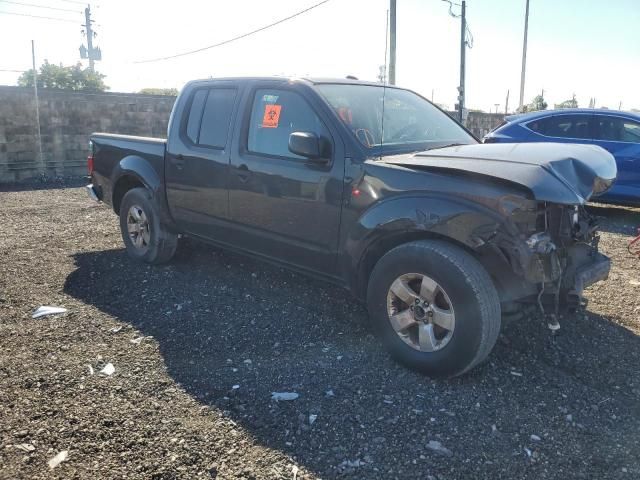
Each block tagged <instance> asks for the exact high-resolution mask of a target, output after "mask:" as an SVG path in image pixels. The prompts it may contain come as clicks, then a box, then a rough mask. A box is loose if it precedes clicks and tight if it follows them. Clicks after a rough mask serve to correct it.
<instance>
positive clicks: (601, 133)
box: [596, 115, 640, 142]
mask: <svg viewBox="0 0 640 480" xmlns="http://www.w3.org/2000/svg"><path fill="white" fill-rule="evenodd" d="M596 138H597V139H598V140H607V141H611V142H640V123H636V122H634V121H632V120H624V119H622V118H618V117H611V116H608V115H602V116H597V117H596Z"/></svg>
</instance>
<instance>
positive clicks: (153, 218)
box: [120, 188, 178, 264]
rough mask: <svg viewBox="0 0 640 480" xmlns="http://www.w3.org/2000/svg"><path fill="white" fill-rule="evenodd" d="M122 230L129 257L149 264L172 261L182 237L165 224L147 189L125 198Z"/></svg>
mask: <svg viewBox="0 0 640 480" xmlns="http://www.w3.org/2000/svg"><path fill="white" fill-rule="evenodd" d="M120 231H121V233H122V240H123V241H124V245H125V247H127V253H128V254H129V256H130V257H132V258H134V259H136V260H141V261H143V262H145V263H151V264H158V263H165V262H168V261H169V260H171V258H172V257H173V255H174V253H175V252H176V247H177V246H178V235H177V234H175V233H173V232H170V231H169V230H167V228H166V227H165V226H164V225H162V223H161V222H160V213H159V212H158V207H157V206H156V204H155V202H154V200H153V197H152V196H151V193H150V192H149V191H148V190H147V189H146V188H132V189H131V190H129V191H128V192H127V193H126V194H125V196H124V197H123V198H122V203H121V204H120Z"/></svg>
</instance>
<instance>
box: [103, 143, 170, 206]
mask: <svg viewBox="0 0 640 480" xmlns="http://www.w3.org/2000/svg"><path fill="white" fill-rule="evenodd" d="M112 179H113V180H112V185H113V192H112V194H111V204H112V205H113V210H114V211H115V213H116V214H118V213H120V204H121V202H122V198H123V197H124V196H125V194H126V193H127V192H128V191H129V190H131V189H132V188H137V187H143V188H146V189H148V190H149V192H150V193H151V195H153V196H154V197H155V196H156V195H157V193H158V191H159V190H160V188H161V185H162V181H161V179H160V176H159V175H158V172H157V171H156V169H155V168H154V167H153V165H151V163H150V162H149V161H148V160H145V159H144V158H142V157H140V156H138V155H128V156H126V157H124V158H123V159H122V160H120V161H119V162H118V164H117V165H116V166H115V168H114V169H113V173H112Z"/></svg>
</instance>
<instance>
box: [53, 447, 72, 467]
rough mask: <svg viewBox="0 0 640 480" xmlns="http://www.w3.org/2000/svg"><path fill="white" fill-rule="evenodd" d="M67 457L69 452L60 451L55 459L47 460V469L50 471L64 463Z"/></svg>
mask: <svg viewBox="0 0 640 480" xmlns="http://www.w3.org/2000/svg"><path fill="white" fill-rule="evenodd" d="M68 456H69V452H68V451H67V450H63V451H61V452H60V453H58V454H57V455H56V456H55V457H53V458H52V459H51V460H49V468H51V469H54V468H56V467H57V466H58V465H60V464H61V463H62V462H64V461H65V460H66V459H67V457H68Z"/></svg>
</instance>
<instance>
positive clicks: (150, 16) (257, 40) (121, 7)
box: [0, 0, 640, 111]
mask: <svg viewBox="0 0 640 480" xmlns="http://www.w3.org/2000/svg"><path fill="white" fill-rule="evenodd" d="M318 1H319V0H271V1H264V0H234V1H223V0H209V1H204V0H181V1H179V2H177V1H169V0H165V1H157V0H154V1H152V0H127V1H125V0H99V1H97V2H94V3H92V18H93V19H94V20H95V24H94V29H95V31H96V32H97V34H98V36H97V38H96V39H95V42H94V45H97V46H100V48H101V49H102V56H103V60H102V61H101V62H97V63H96V69H97V70H99V71H100V72H101V73H104V74H106V75H107V77H106V80H105V81H106V83H107V85H109V86H110V87H111V91H114V92H131V91H137V90H140V89H141V88H144V87H167V88H168V87H176V88H181V87H182V86H183V85H184V84H185V83H186V82H187V81H189V80H191V79H195V78H207V77H210V76H213V77H222V76H243V75H284V76H293V77H304V76H315V77H345V76H346V75H354V76H356V77H358V78H360V79H367V80H375V79H376V77H377V75H378V73H379V67H380V65H384V64H385V45H386V38H387V36H386V25H387V11H388V8H389V1H388V0H330V1H329V2H327V3H326V4H323V5H321V6H319V7H317V8H315V9H313V10H311V11H309V12H307V13H305V14H303V15H300V16H299V17H296V18H295V19H293V20H291V21H288V22H285V23H282V24H280V25H277V26H275V27H273V28H272V29H269V30H266V31H263V32H260V33H257V34H255V35H251V36H249V37H247V38H244V39H241V40H238V41H236V42H233V43H230V44H227V45H224V46H221V47H218V48H213V49H210V50H206V51H204V52H201V53H197V54H193V55H188V56H185V57H181V58H177V59H173V60H167V61H160V62H152V63H136V62H139V61H141V60H147V59H152V58H156V57H162V56H167V55H172V54H176V53H181V52H184V51H189V50H193V49H197V48H200V47H204V46H207V45H211V44H214V43H217V42H220V41H223V40H226V39H228V38H231V37H235V36H237V35H240V34H243V33H245V32H248V31H251V30H254V29H256V28H259V27H261V26H263V25H266V24H268V23H272V22H274V21H277V20H279V19H281V18H284V17H287V16H289V15H291V14H292V13H295V12H297V11H299V10H302V9H304V8H306V7H309V6H311V5H313V4H315V3H318ZM530 1H531V6H530V18H529V48H528V53H527V77H526V84H525V103H528V102H530V101H531V100H532V98H533V97H534V96H535V95H537V94H539V93H541V92H542V91H543V90H544V96H545V99H546V100H547V102H548V103H549V106H550V107H552V106H553V105H554V104H555V103H560V102H561V101H563V100H567V99H569V98H571V97H572V96H573V95H574V94H575V95H576V99H577V100H578V102H579V105H580V106H584V107H586V106H588V104H589V99H590V98H591V97H595V98H596V104H597V106H599V107H600V106H605V107H608V108H613V109H617V108H618V107H619V105H620V102H622V108H623V109H631V108H640V88H638V79H639V78H640V35H638V25H640V0H530ZM18 3H29V4H35V5H42V6H48V7H50V8H49V9H45V8H36V7H31V6H25V5H19V4H18ZM397 5H398V6H397V64H396V83H397V84H398V85H400V86H403V87H407V88H411V89H413V90H415V91H417V92H418V93H420V94H422V95H424V96H425V97H427V98H432V97H433V100H434V101H435V102H437V103H440V104H443V105H445V106H446V107H448V108H453V105H454V103H455V101H456V96H457V90H456V89H457V86H458V84H459V72H460V67H459V61H460V20H459V19H457V18H453V17H451V16H450V15H449V6H448V4H447V3H445V2H443V1H442V0H397ZM83 8H84V5H83V4H82V2H79V1H75V0H12V1H11V2H9V1H7V0H0V45H3V47H2V49H1V50H0V70H26V69H28V68H30V67H31V40H32V39H33V40H35V45H36V63H37V64H38V65H39V64H40V63H42V61H43V60H44V59H47V60H48V61H49V62H51V63H60V62H62V63H63V64H65V65H72V64H74V63H76V62H77V61H79V52H78V48H79V46H80V44H81V43H83V42H85V41H86V39H85V38H84V37H83V36H82V34H81V30H82V27H81V23H83V21H84V14H83ZM453 8H454V12H455V13H457V12H459V8H458V7H455V6H454V7H453ZM56 9H61V10H56ZM67 10H70V11H67ZM524 10H525V0H467V20H468V22H469V28H470V31H471V33H472V34H473V38H474V44H473V48H471V49H468V50H467V70H466V93H467V98H466V105H467V107H468V108H476V109H481V110H485V111H489V110H491V111H495V110H496V104H497V105H498V107H497V108H498V109H499V110H500V111H504V108H505V100H506V96H507V92H509V109H510V110H513V109H514V108H516V107H517V103H518V98H519V91H520V69H521V58H522V37H523V29H524ZM4 12H14V13H21V14H26V15H40V16H49V17H56V18H63V19H66V20H70V21H67V22H63V21H55V20H50V19H39V18H32V17H27V16H18V15H8V14H6V13H4ZM76 21H77V23H74V22H76ZM19 75H20V74H19V73H15V72H4V71H0V84H4V85H15V84H16V81H17V78H18V76H19Z"/></svg>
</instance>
